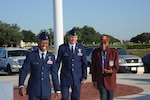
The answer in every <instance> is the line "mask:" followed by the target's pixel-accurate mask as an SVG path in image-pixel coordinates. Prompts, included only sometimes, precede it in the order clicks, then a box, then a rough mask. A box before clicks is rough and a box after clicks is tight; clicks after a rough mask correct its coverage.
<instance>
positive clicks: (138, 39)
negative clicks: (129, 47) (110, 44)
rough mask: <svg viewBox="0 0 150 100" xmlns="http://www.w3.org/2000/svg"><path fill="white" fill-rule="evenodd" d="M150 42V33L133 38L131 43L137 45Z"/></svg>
mask: <svg viewBox="0 0 150 100" xmlns="http://www.w3.org/2000/svg"><path fill="white" fill-rule="evenodd" d="M149 40H150V33H145V32H143V33H141V34H139V35H137V36H135V37H133V38H131V40H130V41H131V42H135V43H143V42H145V43H149Z"/></svg>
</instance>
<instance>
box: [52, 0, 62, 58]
mask: <svg viewBox="0 0 150 100" xmlns="http://www.w3.org/2000/svg"><path fill="white" fill-rule="evenodd" d="M53 7H54V53H55V56H57V52H58V47H59V45H60V44H62V43H64V35H63V8H62V0H53Z"/></svg>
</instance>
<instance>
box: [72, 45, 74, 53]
mask: <svg viewBox="0 0 150 100" xmlns="http://www.w3.org/2000/svg"><path fill="white" fill-rule="evenodd" d="M71 52H72V54H73V53H74V52H73V46H71Z"/></svg>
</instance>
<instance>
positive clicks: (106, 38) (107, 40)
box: [100, 35, 109, 43]
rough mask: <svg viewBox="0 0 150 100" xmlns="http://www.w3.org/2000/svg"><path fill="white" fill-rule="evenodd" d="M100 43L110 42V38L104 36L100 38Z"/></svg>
mask: <svg viewBox="0 0 150 100" xmlns="http://www.w3.org/2000/svg"><path fill="white" fill-rule="evenodd" d="M100 42H102V43H103V42H109V37H108V36H106V35H102V36H101V37H100Z"/></svg>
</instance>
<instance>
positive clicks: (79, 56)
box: [56, 43, 87, 86]
mask: <svg viewBox="0 0 150 100" xmlns="http://www.w3.org/2000/svg"><path fill="white" fill-rule="evenodd" d="M61 62H62V63H61ZM56 63H57V64H58V66H59V67H60V65H61V64H62V65H61V73H60V80H61V85H68V86H73V85H75V86H79V85H80V84H81V80H82V78H85V79H86V78H87V59H86V52H85V48H84V47H83V46H82V45H81V44H79V43H76V46H75V51H74V54H73V53H72V51H71V50H70V48H69V44H68V43H67V44H62V45H60V46H59V50H58V56H57V60H56Z"/></svg>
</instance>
